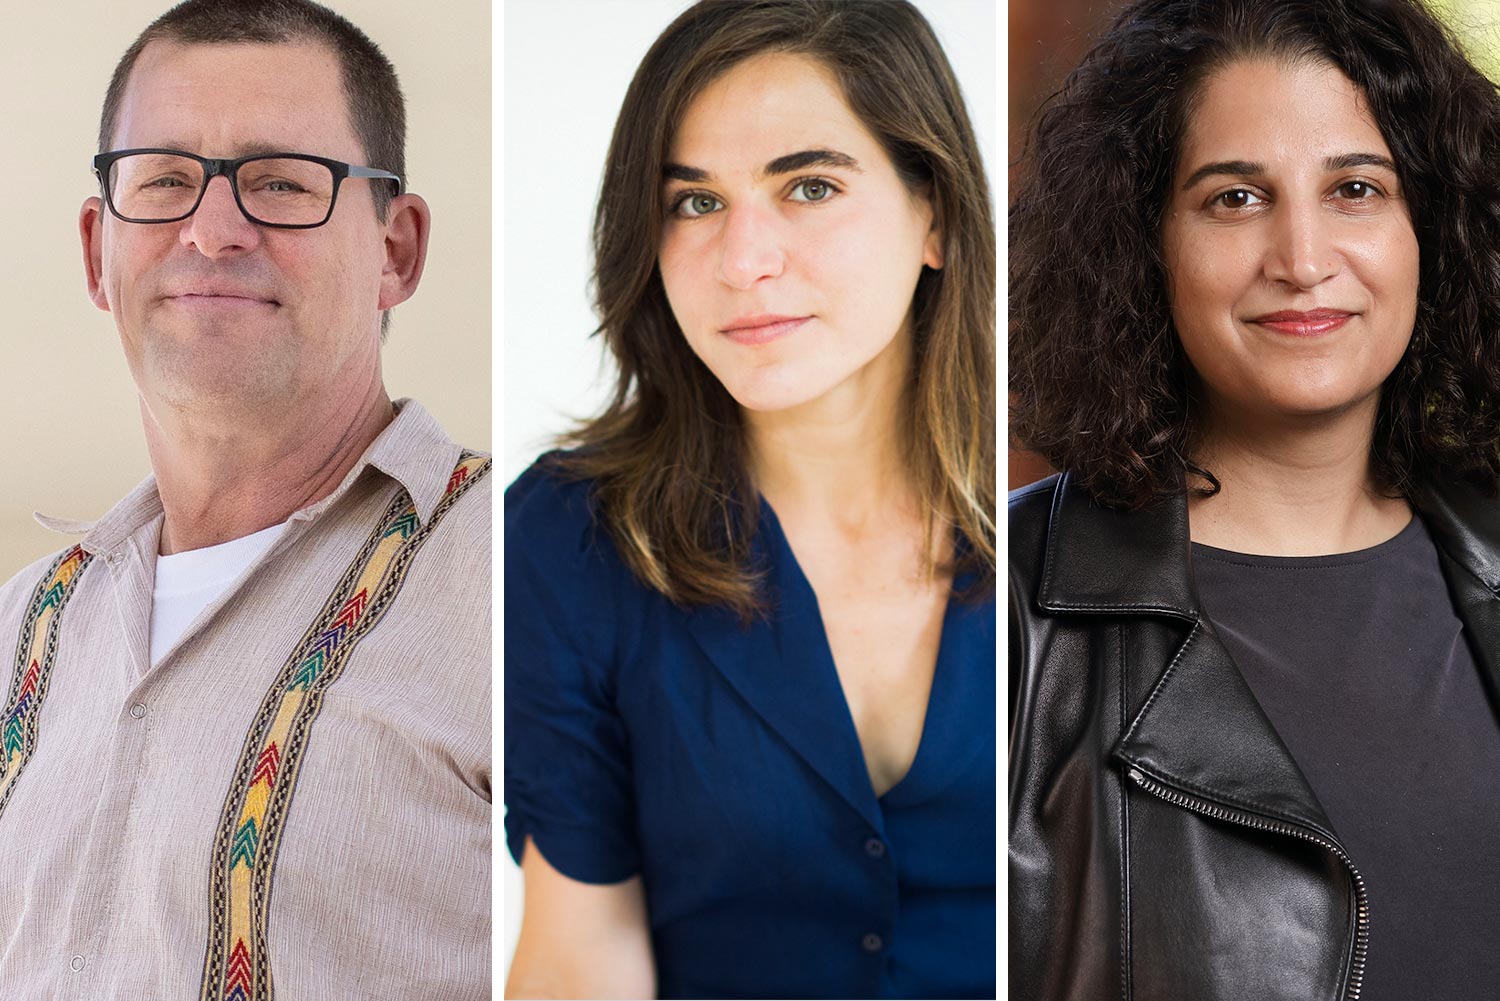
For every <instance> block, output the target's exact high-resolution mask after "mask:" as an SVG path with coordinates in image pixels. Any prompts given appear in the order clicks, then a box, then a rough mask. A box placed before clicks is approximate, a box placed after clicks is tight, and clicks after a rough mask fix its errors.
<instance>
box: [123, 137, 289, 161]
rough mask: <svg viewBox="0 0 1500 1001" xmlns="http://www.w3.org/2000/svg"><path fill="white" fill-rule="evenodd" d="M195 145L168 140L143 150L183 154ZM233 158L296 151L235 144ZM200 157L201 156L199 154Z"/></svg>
mask: <svg viewBox="0 0 1500 1001" xmlns="http://www.w3.org/2000/svg"><path fill="white" fill-rule="evenodd" d="M197 145H198V144H197V143H190V142H186V141H183V140H180V139H168V140H166V141H164V142H159V143H152V144H151V145H149V146H146V147H144V148H145V149H180V150H182V151H183V152H184V153H191V152H193V151H194V149H195V148H196V147H197ZM232 152H233V156H230V157H228V158H227V159H230V160H237V159H239V158H240V157H242V156H264V155H265V154H267V153H294V152H297V151H296V150H290V149H287V148H286V147H285V146H276V145H273V144H271V143H264V142H249V143H236V144H235V146H234V148H233V151H232ZM199 155H200V156H201V155H202V154H199Z"/></svg>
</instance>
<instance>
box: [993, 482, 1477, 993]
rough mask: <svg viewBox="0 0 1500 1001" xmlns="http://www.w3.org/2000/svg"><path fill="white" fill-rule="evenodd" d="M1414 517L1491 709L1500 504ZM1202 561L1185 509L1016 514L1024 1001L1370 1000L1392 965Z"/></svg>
mask: <svg viewBox="0 0 1500 1001" xmlns="http://www.w3.org/2000/svg"><path fill="white" fill-rule="evenodd" d="M1417 506H1418V510H1419V512H1420V515H1421V517H1422V519H1423V521H1424V522H1425V523H1426V525H1427V528H1428V530H1429V532H1430V533H1431V534H1432V537H1433V539H1434V541H1435V542H1436V543H1437V546H1438V551H1439V553H1440V557H1441V563H1442V569H1443V575H1444V577H1445V578H1446V580H1447V582H1448V588H1449V592H1450V594H1451V596H1452V598H1453V603H1454V607H1455V608H1456V609H1457V611H1458V614H1459V617H1460V618H1461V619H1462V620H1463V623H1464V627H1465V631H1466V633H1467V635H1468V637H1469V642H1470V645H1471V647H1472V648H1473V650H1474V655H1475V659H1476V661H1477V662H1478V664H1479V665H1480V668H1481V670H1482V671H1483V672H1484V675H1485V678H1484V680H1485V683H1486V684H1487V685H1489V686H1491V690H1492V691H1494V690H1495V688H1496V686H1497V682H1500V670H1497V666H1500V663H1497V662H1500V600H1497V595H1500V503H1497V502H1494V501H1489V500H1486V499H1484V498H1482V497H1481V496H1479V494H1478V493H1477V492H1475V491H1473V490H1471V489H1469V488H1467V487H1461V486H1460V487H1444V488H1442V489H1441V490H1438V491H1434V492H1433V493H1432V494H1431V495H1430V496H1427V497H1425V498H1422V499H1421V500H1419V501H1418V504H1417ZM1188 561H1189V549H1188V528H1187V505H1186V502H1185V500H1183V499H1182V498H1179V499H1177V500H1176V501H1173V502H1171V503H1167V504H1161V505H1157V506H1155V507H1152V508H1148V509H1146V510H1143V511H1139V512H1135V513H1123V512H1118V511H1114V510H1110V509H1106V508H1102V507H1099V506H1098V505H1095V504H1093V503H1092V502H1091V501H1090V500H1089V499H1088V497H1087V496H1086V495H1085V494H1084V493H1083V492H1082V491H1081V490H1079V489H1078V488H1077V487H1076V486H1075V485H1073V484H1072V483H1071V482H1070V479H1069V478H1068V477H1067V476H1053V477H1050V478H1048V479H1046V480H1043V481H1041V482H1040V483H1035V484H1032V485H1031V486H1029V487H1025V488H1023V489H1021V490H1018V491H1016V492H1015V493H1013V494H1011V497H1010V615H1011V623H1010V665H1011V667H1010V671H1011V688H1010V702H1011V731H1010V997H1011V998H1014V999H1018V1001H1033V999H1049V1001H1050V999H1060V998H1087V999H1090V1001H1098V999H1107V998H1122V999H1133V1001H1157V999H1161V1001H1209V999H1221V998H1245V999H1252V998H1253V999H1256V1001H1269V999H1273V998H1286V999H1297V1001H1308V999H1338V998H1358V997H1359V993H1360V990H1361V987H1362V986H1363V972H1364V963H1365V956H1366V952H1367V949H1378V948H1380V941H1379V936H1378V935H1377V936H1375V938H1374V939H1373V940H1372V939H1371V938H1370V935H1369V929H1370V912H1369V893H1368V888H1367V887H1366V886H1365V884H1364V880H1363V878H1362V877H1361V876H1360V874H1359V871H1358V868H1357V867H1358V865H1359V860H1358V859H1350V858H1349V857H1348V855H1347V854H1346V853H1345V851H1344V849H1343V847H1342V846H1341V845H1340V843H1339V837H1338V834H1337V832H1335V831H1334V829H1333V827H1332V825H1331V824H1330V823H1329V821H1328V819H1327V817H1326V816H1325V815H1324V812H1323V809H1322V808H1321V807H1320V806H1319V805H1318V801H1317V799H1316V798H1315V797H1314V796H1313V794H1312V791H1311V790H1310V789H1309V788H1308V786H1307V783H1306V781H1305V780H1304V779H1303V777H1302V773H1301V771H1300V769H1298V767H1297V763H1296V762H1295V761H1293V760H1292V757H1291V755H1290V754H1289V753H1288V751H1287V749H1286V747H1285V746H1284V745H1283V744H1282V742H1281V739H1280V737H1278V736H1277V734H1276V731H1275V730H1274V729H1273V728H1272V727H1271V724H1270V723H1269V722H1268V721H1267V720H1266V717H1265V715H1264V713H1263V712H1262V711H1261V709H1260V706H1259V704H1258V703H1257V702H1256V701H1255V697H1254V696H1253V695H1252V694H1251V693H1250V690H1249V688H1248V687H1247V686H1246V684H1245V680H1244V678H1243V677H1242V676H1241V675H1240V672H1239V669H1238V668H1237V667H1236V666H1235V664H1234V661H1233V660H1231V659H1230V657H1229V654H1228V653H1227V652H1226V651H1225V649H1224V647H1223V645H1222V644H1221V643H1220V642H1219V640H1218V638H1217V637H1216V636H1215V635H1214V633H1213V629H1212V626H1211V625H1210V623H1209V622H1208V620H1207V618H1206V617H1204V616H1203V614H1202V613H1201V611H1200V610H1199V606H1198V600H1197V596H1196V595H1195V593H1194V588H1193V583H1192V573H1191V570H1190V568H1189V562H1188ZM1479 878H1488V877H1479ZM1375 889H1376V897H1377V899H1378V892H1379V890H1378V888H1375ZM1377 921H1378V914H1377Z"/></svg>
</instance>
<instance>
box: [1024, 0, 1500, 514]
mask: <svg viewBox="0 0 1500 1001" xmlns="http://www.w3.org/2000/svg"><path fill="white" fill-rule="evenodd" d="M1258 57H1259V58H1266V57H1269V58H1275V59H1279V60H1284V61H1289V62H1294V63H1295V62H1300V61H1304V60H1309V59H1310V60H1315V61H1320V62H1326V63H1328V64H1331V65H1332V66H1334V67H1336V68H1337V69H1338V70H1339V71H1340V72H1341V73H1343V74H1344V76H1346V77H1347V78H1348V79H1349V80H1351V81H1352V82H1353V83H1354V84H1355V85H1356V86H1357V87H1358V88H1359V89H1360V92H1361V96H1362V98H1363V99H1364V100H1365V101H1367V102H1368V106H1369V108H1370V112H1371V114H1372V116H1373V118H1374V120H1375V122H1376V124H1377V125H1378V127H1379V129H1380V132H1381V135H1382V136H1383V138H1384V139H1385V141H1386V143H1387V145H1388V146H1389V147H1390V149H1391V153H1392V157H1393V159H1394V160H1395V163H1396V167H1397V173H1398V175H1399V178H1400V181H1401V185H1402V188H1403V191H1404V192H1405V196H1406V199H1407V203H1408V207H1409V209H1410V211H1411V216H1412V223H1413V228H1414V230H1415V232H1416V236H1417V241H1418V246H1419V256H1420V260H1419V279H1418V291H1417V318H1416V324H1415V329H1414V331H1413V334H1412V338H1411V341H1410V343H1409V344H1408V346H1407V350H1406V353H1405V355H1404V356H1403V357H1402V359H1401V360H1400V362H1399V363H1398V364H1397V366H1396V369H1395V370H1394V371H1393V372H1392V373H1391V375H1390V376H1388V377H1387V379H1386V381H1385V384H1384V385H1383V387H1382V390H1381V398H1380V406H1379V411H1378V414H1377V417H1376V423H1375V433H1374V440H1373V444H1372V456H1371V457H1372V466H1373V469H1374V474H1375V477H1376V480H1377V483H1378V484H1379V486H1380V487H1381V488H1382V489H1384V490H1386V491H1388V492H1390V493H1391V494H1393V495H1408V496H1410V495H1412V494H1414V493H1416V492H1418V491H1420V490H1421V489H1422V487H1423V485H1424V484H1426V483H1428V482H1430V481H1431V480H1433V479H1434V478H1436V477H1438V476H1453V475H1457V476H1459V477H1462V478H1466V479H1468V480H1470V481H1471V482H1474V483H1475V484H1476V485H1479V486H1481V487H1483V488H1484V489H1486V490H1488V491H1490V492H1491V493H1493V492H1495V490H1496V488H1497V485H1500V357H1497V351H1500V347H1497V346H1496V340H1495V338H1494V336H1493V331H1494V330H1495V329H1496V328H1497V326H1500V173H1497V169H1500V168H1497V165H1496V163H1495V161H1494V157H1493V150H1494V149H1495V145H1496V142H1497V140H1500V99H1497V94H1496V88H1495V85H1494V84H1493V83H1491V82H1490V81H1489V80H1488V79H1486V78H1485V76H1484V75H1483V74H1482V73H1480V72H1479V71H1478V70H1477V69H1476V68H1475V67H1474V66H1473V65H1472V64H1471V63H1470V62H1469V61H1468V59H1467V58H1466V57H1465V56H1464V54H1463V51H1462V50H1461V48H1460V47H1459V46H1458V45H1457V43H1456V42H1454V41H1453V40H1452V38H1451V37H1450V36H1449V34H1448V32H1447V31H1446V29H1445V28H1444V27H1443V25H1442V24H1441V23H1440V22H1439V21H1438V20H1437V19H1436V18H1435V17H1434V16H1433V15H1432V14H1431V13H1430V12H1428V11H1427V10H1425V9H1424V8H1423V7H1422V5H1421V4H1420V3H1419V2H1418V0H1278V2H1277V3H1266V2H1264V0H1138V2H1136V3H1133V4H1131V5H1130V6H1128V7H1126V8H1125V9H1124V10H1122V11H1121V12H1120V14H1119V15H1118V16H1117V17H1116V19H1115V21H1114V22H1113V24H1112V25H1111V26H1110V27H1109V29H1108V30H1107V31H1106V32H1105V34H1104V36H1103V37H1102V38H1101V39H1100V41H1099V42H1098V43H1097V44H1096V45H1095V46H1094V48H1093V49H1092V50H1090V52H1089V53H1088V54H1087V55H1086V56H1085V57H1084V59H1083V62H1082V63H1081V64H1080V65H1079V67H1078V68H1077V69H1076V70H1074V71H1073V73H1072V74H1071V75H1070V76H1069V77H1068V79H1067V81H1066V82H1065V83H1064V84H1063V87H1062V89H1061V90H1060V91H1059V92H1058V93H1057V94H1055V95H1053V96H1052V98H1051V99H1049V101H1048V103H1047V104H1045V105H1044V106H1043V108H1042V110H1041V111H1040V112H1039V114H1038V116H1037V118H1036V119H1035V120H1034V122H1033V126H1032V133H1031V139H1030V143H1029V145H1028V148H1027V149H1026V151H1025V153H1024V154H1023V157H1022V159H1021V161H1020V163H1019V165H1018V166H1019V170H1018V177H1017V183H1016V184H1015V186H1014V188H1013V191H1014V195H1013V198H1012V202H1011V212H1010V275H1009V281H1010V320H1009V323H1010V347H1009V359H1010V390H1011V424H1010V426H1011V433H1012V436H1013V437H1014V439H1015V440H1016V441H1017V442H1018V443H1019V444H1021V445H1023V446H1024V447H1027V448H1030V449H1032V450H1034V451H1036V452H1038V453H1039V454H1041V455H1042V457H1043V458H1045V459H1046V460H1047V461H1048V462H1049V463H1051V464H1052V465H1053V466H1054V467H1055V468H1058V469H1066V470H1070V471H1072V472H1073V473H1074V475H1075V476H1077V477H1078V480H1079V482H1080V483H1081V484H1082V485H1083V486H1084V488H1085V489H1087V490H1088V491H1089V492H1090V493H1091V494H1092V495H1093V496H1094V497H1095V498H1096V499H1098V500H1099V501H1101V502H1103V503H1106V504H1110V505H1114V506H1121V507H1127V508H1138V507H1141V506H1144V505H1146V504H1149V503H1152V502H1154V501H1157V500H1161V499H1164V498H1166V497H1169V496H1173V495H1176V494H1179V493H1181V492H1182V490H1183V489H1184V486H1185V484H1186V483H1188V482H1191V481H1192V479H1193V478H1197V479H1199V480H1202V481H1205V482H1206V483H1207V484H1208V490H1207V492H1212V491H1213V490H1214V489H1216V487H1217V481H1216V480H1215V479H1214V478H1213V476H1212V473H1211V471H1209V470H1205V469H1202V468H1200V467H1199V466H1198V465H1196V464H1195V463H1194V461H1193V455H1194V451H1195V448H1196V446H1197V438H1198V434H1199V432H1200V430H1201V428H1200V414H1199V408H1198V407H1197V406H1196V404H1195V399H1194V376H1193V373H1192V371H1191V368H1190V366H1189V364H1188V362H1187V359H1186V358H1185V356H1184V355H1183V352H1182V349H1181V346H1180V344H1179V343H1178V339H1177V335H1176V332H1175V328H1174V326H1173V321H1172V315H1171V306H1170V301H1169V294H1168V277H1169V276H1168V274H1167V269H1166V267H1165V264H1164V262H1163V258H1162V253H1161V245H1160V227H1161V222H1162V219H1163V216H1164V213H1165V211H1166V206H1167V202H1168V199H1169V196H1170V185H1171V182H1172V177H1173V176H1174V173H1175V171H1176V168H1177V162H1176V158H1177V156H1178V155H1179V152H1180V149H1181V146H1182V137H1183V134H1184V131H1185V129H1186V128H1187V126H1188V123H1189V121H1190V120H1191V116H1192V112H1193V109H1194V102H1195V101H1196V99H1197V98H1198V96H1199V94H1200V93H1201V90H1202V84H1203V82H1204V81H1205V80H1206V79H1207V78H1208V77H1209V76H1210V75H1212V74H1213V73H1214V72H1216V71H1217V70H1219V69H1221V68H1223V67H1224V66H1225V65H1227V64H1228V63H1230V62H1233V61H1236V60H1240V59H1248V58H1258ZM1247 99H1249V98H1247Z"/></svg>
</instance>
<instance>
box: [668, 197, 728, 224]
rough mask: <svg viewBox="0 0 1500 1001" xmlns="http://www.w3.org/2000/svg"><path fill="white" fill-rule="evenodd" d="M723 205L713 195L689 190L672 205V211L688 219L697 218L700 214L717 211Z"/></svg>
mask: <svg viewBox="0 0 1500 1001" xmlns="http://www.w3.org/2000/svg"><path fill="white" fill-rule="evenodd" d="M723 207H724V203H723V202H721V201H719V200H718V199H717V198H715V197H714V196H713V195H705V194H701V193H700V194H694V193H693V192H688V193H687V194H685V195H683V196H682V197H681V198H679V199H677V203H676V204H675V205H673V206H672V211H673V212H675V213H676V214H677V215H680V216H684V217H686V218H688V219H696V218H698V217H699V216H705V215H708V214H709V213H710V212H717V211H718V210H719V209H721V208H723Z"/></svg>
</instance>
